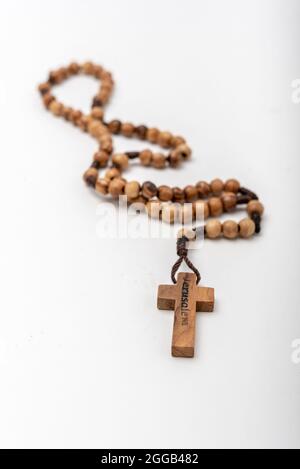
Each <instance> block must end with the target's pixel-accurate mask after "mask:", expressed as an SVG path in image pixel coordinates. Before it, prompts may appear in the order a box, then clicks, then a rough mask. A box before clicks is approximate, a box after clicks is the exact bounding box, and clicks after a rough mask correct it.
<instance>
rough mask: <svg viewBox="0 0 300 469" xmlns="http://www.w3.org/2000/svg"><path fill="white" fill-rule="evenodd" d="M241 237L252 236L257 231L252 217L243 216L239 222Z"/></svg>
mask: <svg viewBox="0 0 300 469" xmlns="http://www.w3.org/2000/svg"><path fill="white" fill-rule="evenodd" d="M239 227H240V237H241V238H250V237H251V236H252V235H253V234H254V233H255V223H254V221H253V220H251V218H243V220H241V221H240V222H239Z"/></svg>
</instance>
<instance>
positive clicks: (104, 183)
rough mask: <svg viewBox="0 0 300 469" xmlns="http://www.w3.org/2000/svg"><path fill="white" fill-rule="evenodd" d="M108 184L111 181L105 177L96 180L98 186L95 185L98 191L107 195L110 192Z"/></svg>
mask: <svg viewBox="0 0 300 469" xmlns="http://www.w3.org/2000/svg"><path fill="white" fill-rule="evenodd" d="M108 185H109V181H108V180H107V179H104V178H101V179H98V181H97V182H96V187H95V189H96V192H98V193H99V194H102V195H106V194H107V193H108Z"/></svg>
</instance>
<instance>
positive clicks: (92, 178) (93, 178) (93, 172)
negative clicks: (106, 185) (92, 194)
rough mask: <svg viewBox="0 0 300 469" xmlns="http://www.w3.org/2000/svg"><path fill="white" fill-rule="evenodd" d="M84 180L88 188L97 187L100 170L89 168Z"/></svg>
mask: <svg viewBox="0 0 300 469" xmlns="http://www.w3.org/2000/svg"><path fill="white" fill-rule="evenodd" d="M83 179H84V180H85V182H86V183H87V185H88V186H92V187H95V185H96V182H97V179H98V170H97V169H96V168H89V169H87V170H86V172H85V173H84V175H83Z"/></svg>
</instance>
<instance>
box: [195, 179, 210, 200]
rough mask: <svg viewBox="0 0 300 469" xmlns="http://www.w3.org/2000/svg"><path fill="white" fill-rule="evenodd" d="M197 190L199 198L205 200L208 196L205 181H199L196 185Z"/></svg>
mask: <svg viewBox="0 0 300 469" xmlns="http://www.w3.org/2000/svg"><path fill="white" fill-rule="evenodd" d="M196 187H197V190H198V195H199V197H201V198H206V197H208V196H209V194H210V187H209V184H207V182H205V181H199V182H197V184H196Z"/></svg>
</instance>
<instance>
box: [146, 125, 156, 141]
mask: <svg viewBox="0 0 300 469" xmlns="http://www.w3.org/2000/svg"><path fill="white" fill-rule="evenodd" d="M158 136H159V130H158V129H156V128H154V127H152V128H150V129H148V130H147V134H146V138H147V140H148V141H149V142H151V143H157V139H158Z"/></svg>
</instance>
